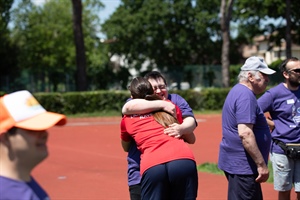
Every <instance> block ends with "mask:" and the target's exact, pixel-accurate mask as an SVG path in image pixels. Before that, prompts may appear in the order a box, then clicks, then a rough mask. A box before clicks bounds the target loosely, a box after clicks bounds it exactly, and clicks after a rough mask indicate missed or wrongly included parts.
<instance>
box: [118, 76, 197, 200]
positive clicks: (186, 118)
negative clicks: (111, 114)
mask: <svg viewBox="0 0 300 200" xmlns="http://www.w3.org/2000/svg"><path fill="white" fill-rule="evenodd" d="M144 77H145V78H146V79H147V80H148V81H149V82H150V83H151V85H152V88H153V90H154V94H156V95H157V96H158V97H160V98H161V99H162V100H169V101H171V102H169V101H161V100H153V101H148V100H145V99H132V100H130V101H128V102H127V103H126V104H125V105H124V106H123V108H122V113H123V114H126V115H129V114H145V113H149V112H153V111H157V110H161V109H162V110H164V111H167V112H169V113H171V114H173V115H175V114H176V112H175V105H176V106H178V107H179V109H180V111H181V113H182V118H183V123H182V124H178V123H174V124H171V125H169V127H168V128H166V129H164V134H167V135H169V136H170V137H175V138H183V139H184V138H185V137H189V136H191V135H192V136H194V134H193V131H194V130H195V128H196V127H197V122H196V119H195V117H194V114H193V111H192V109H191V107H190V106H189V104H188V103H187V102H186V100H185V99H184V98H182V97H181V96H180V95H178V94H169V93H168V87H167V81H166V79H165V77H164V76H163V75H162V74H161V73H160V72H158V71H152V72H149V73H147V74H146V75H145V76H144ZM174 104H175V105H174ZM195 141H196V138H194V139H193V140H190V141H187V142H188V143H191V144H193V143H195ZM140 156H141V153H140V151H139V150H138V149H137V146H136V144H135V142H134V141H132V142H131V143H130V148H129V150H128V156H127V162H128V172H127V175H128V186H129V193H130V199H131V200H140V199H141V174H140Z"/></svg>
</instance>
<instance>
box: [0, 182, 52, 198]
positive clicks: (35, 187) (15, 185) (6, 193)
mask: <svg viewBox="0 0 300 200" xmlns="http://www.w3.org/2000/svg"><path fill="white" fill-rule="evenodd" d="M17 199H19V200H22V199H24V200H49V199H50V198H49V196H48V195H47V193H46V192H45V191H44V190H43V188H42V187H41V186H40V185H39V184H38V183H37V182H36V181H35V180H34V179H33V178H32V177H31V181H29V182H24V181H17V180H13V179H10V178H6V177H3V176H0V200H17Z"/></svg>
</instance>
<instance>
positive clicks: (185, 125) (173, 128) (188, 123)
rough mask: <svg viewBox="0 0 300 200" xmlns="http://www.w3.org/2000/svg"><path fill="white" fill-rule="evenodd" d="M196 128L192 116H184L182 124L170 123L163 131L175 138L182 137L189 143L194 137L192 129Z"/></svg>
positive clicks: (191, 142)
mask: <svg viewBox="0 0 300 200" xmlns="http://www.w3.org/2000/svg"><path fill="white" fill-rule="evenodd" d="M195 128H196V122H195V119H194V118H193V117H190V116H189V117H185V118H184V119H183V122H182V124H172V125H170V126H169V128H166V129H165V130H164V133H165V134H167V135H169V136H171V137H176V138H182V139H184V141H185V142H187V143H189V144H194V143H195V141H196V137H195V134H194V132H193V131H194V130H195Z"/></svg>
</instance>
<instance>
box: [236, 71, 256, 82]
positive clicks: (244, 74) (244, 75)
mask: <svg viewBox="0 0 300 200" xmlns="http://www.w3.org/2000/svg"><path fill="white" fill-rule="evenodd" d="M248 72H250V73H251V74H252V75H253V76H255V79H256V80H258V79H260V77H259V75H258V74H259V71H240V73H239V75H238V77H237V79H238V82H239V83H240V82H245V81H248Z"/></svg>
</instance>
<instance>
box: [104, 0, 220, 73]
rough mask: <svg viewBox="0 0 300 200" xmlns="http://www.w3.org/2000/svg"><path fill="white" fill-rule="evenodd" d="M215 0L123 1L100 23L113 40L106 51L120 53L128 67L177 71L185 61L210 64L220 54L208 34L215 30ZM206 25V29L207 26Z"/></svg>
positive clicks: (217, 3) (178, 71)
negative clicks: (147, 65) (142, 65)
mask: <svg viewBox="0 0 300 200" xmlns="http://www.w3.org/2000/svg"><path fill="white" fill-rule="evenodd" d="M218 5H219V1H217V0H214V1H197V2H195V4H193V3H192V1H190V0H178V1H168V0H163V1H162V0H140V1H127V0H123V1H122V4H121V5H120V7H118V8H117V10H116V12H114V13H113V15H112V16H111V17H110V18H109V19H108V20H107V21H106V22H105V23H104V24H103V26H102V30H103V32H104V33H105V34H106V35H107V37H108V38H116V39H117V42H116V43H115V44H114V45H111V46H110V51H111V52H112V53H115V54H118V55H124V56H125V57H126V59H127V60H128V64H129V67H132V68H133V67H134V68H136V69H138V70H139V69H140V68H141V64H142V63H143V62H144V61H146V60H148V61H149V62H150V64H149V68H150V70H151V68H153V67H154V66H157V67H159V68H160V69H164V68H167V69H169V70H170V72H174V73H181V72H182V70H183V66H184V65H186V64H196V63H197V64H199V63H201V64H205V63H211V62H212V61H213V60H216V58H218V57H220V51H217V50H216V48H220V47H219V46H216V45H214V44H213V43H214V42H213V41H212V39H211V36H213V35H215V34H216V33H217V29H218V26H219V25H218V18H217V14H218V11H219V6H218ZM208 27H209V28H208Z"/></svg>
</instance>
